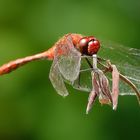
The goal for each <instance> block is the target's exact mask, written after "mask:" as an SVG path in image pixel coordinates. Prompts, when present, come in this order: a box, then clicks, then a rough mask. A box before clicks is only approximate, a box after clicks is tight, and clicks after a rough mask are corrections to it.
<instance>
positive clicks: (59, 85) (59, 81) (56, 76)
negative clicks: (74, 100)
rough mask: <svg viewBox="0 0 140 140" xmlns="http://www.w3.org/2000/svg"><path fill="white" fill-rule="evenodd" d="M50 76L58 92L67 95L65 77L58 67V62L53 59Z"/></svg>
mask: <svg viewBox="0 0 140 140" xmlns="http://www.w3.org/2000/svg"><path fill="white" fill-rule="evenodd" d="M49 78H50V80H51V83H52V85H53V87H54V88H55V90H56V91H57V93H58V94H59V95H61V96H67V95H68V91H67V89H66V86H65V84H64V81H63V78H62V76H61V73H60V71H59V68H58V63H57V61H56V60H54V61H53V64H52V66H51V70H50V74H49Z"/></svg>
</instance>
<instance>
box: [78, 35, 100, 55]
mask: <svg viewBox="0 0 140 140" xmlns="http://www.w3.org/2000/svg"><path fill="white" fill-rule="evenodd" d="M77 46H78V49H79V51H80V52H81V53H82V54H86V55H90V56H91V55H93V54H97V52H98V50H99V48H100V42H99V41H98V40H97V39H96V38H95V37H93V36H88V37H83V38H81V39H80V40H79V42H78V45H77Z"/></svg>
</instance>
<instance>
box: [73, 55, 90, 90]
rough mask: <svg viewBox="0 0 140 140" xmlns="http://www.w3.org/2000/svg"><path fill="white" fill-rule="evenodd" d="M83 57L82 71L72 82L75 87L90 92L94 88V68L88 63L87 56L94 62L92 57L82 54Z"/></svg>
mask: <svg viewBox="0 0 140 140" xmlns="http://www.w3.org/2000/svg"><path fill="white" fill-rule="evenodd" d="M81 58H82V59H81V69H80V73H79V76H78V77H77V79H76V80H75V81H74V82H73V83H72V86H73V88H75V89H78V90H81V91H86V92H90V91H91V90H92V76H91V72H92V68H90V66H89V64H88V63H87V61H86V58H87V59H88V60H89V62H90V63H91V64H92V57H88V56H87V57H85V56H82V57H81Z"/></svg>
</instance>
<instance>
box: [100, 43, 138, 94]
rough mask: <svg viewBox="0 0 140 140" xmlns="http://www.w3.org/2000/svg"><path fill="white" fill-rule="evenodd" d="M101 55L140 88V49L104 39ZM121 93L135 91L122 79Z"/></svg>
mask: <svg viewBox="0 0 140 140" xmlns="http://www.w3.org/2000/svg"><path fill="white" fill-rule="evenodd" d="M99 56H100V57H102V58H104V59H106V60H110V61H111V63H112V64H115V65H116V66H117V68H118V70H119V72H120V73H121V74H123V75H124V76H126V77H127V78H128V79H129V80H130V81H132V82H133V83H134V84H135V85H136V87H137V88H138V89H139V90H140V49H134V48H128V47H125V46H122V45H118V44H115V43H112V42H105V41H103V42H102V47H101V50H100V52H99ZM110 81H112V79H111V77H110ZM120 95H135V93H134V91H133V90H132V88H130V86H128V85H127V84H126V83H124V82H122V81H120Z"/></svg>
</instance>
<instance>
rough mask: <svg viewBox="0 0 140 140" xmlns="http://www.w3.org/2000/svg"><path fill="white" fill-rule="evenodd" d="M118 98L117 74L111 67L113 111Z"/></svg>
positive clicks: (114, 68) (113, 67)
mask: <svg viewBox="0 0 140 140" xmlns="http://www.w3.org/2000/svg"><path fill="white" fill-rule="evenodd" d="M118 96H119V72H118V70H117V67H116V66H115V65H112V100H113V110H116V109H117V104H118Z"/></svg>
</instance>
